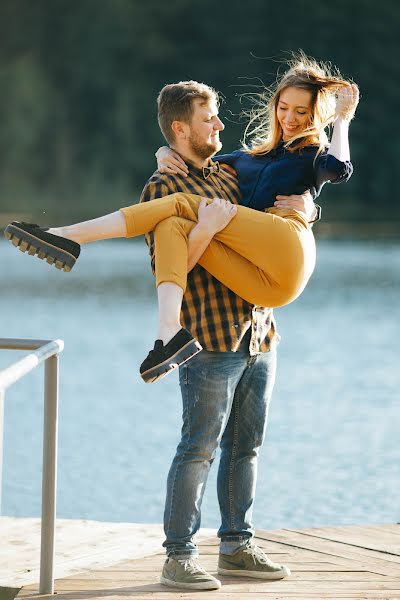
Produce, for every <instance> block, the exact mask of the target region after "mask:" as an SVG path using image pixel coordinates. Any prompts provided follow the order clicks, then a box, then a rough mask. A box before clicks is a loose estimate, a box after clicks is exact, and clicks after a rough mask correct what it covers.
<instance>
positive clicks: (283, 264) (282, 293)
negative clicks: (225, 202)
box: [121, 193, 315, 308]
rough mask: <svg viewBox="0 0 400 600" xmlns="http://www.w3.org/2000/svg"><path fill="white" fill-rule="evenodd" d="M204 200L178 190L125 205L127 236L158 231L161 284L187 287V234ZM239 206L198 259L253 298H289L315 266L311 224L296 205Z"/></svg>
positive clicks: (279, 302)
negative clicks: (291, 207) (264, 208)
mask: <svg viewBox="0 0 400 600" xmlns="http://www.w3.org/2000/svg"><path fill="white" fill-rule="evenodd" d="M200 200H201V197H200V196H196V195H194V194H186V193H176V194H171V195H169V196H165V197H164V198H159V199H156V200H150V201H149V202H143V203H141V204H135V205H133V206H128V207H126V208H122V209H121V211H122V213H123V215H124V217H125V220H126V227H127V236H128V237H134V236H138V235H142V234H145V233H148V232H150V231H154V239H155V263H156V284H157V286H158V285H159V284H160V283H163V282H166V281H169V282H174V283H176V284H177V285H179V286H180V287H181V288H182V289H183V290H185V289H186V282H187V262H188V235H189V233H190V231H191V229H192V228H193V227H194V226H195V224H196V223H197V213H198V207H199V204H200ZM207 202H208V203H210V202H212V200H211V199H210V200H207ZM237 209H238V210H237V213H236V215H235V216H234V217H233V219H232V220H231V221H230V223H229V224H228V225H227V226H226V227H225V229H223V230H222V231H220V232H219V233H217V234H216V235H215V236H214V238H213V239H212V241H211V243H210V244H209V246H208V248H207V249H206V251H205V252H204V254H203V255H202V257H201V258H200V260H199V264H200V265H201V266H202V267H204V268H205V269H206V270H207V271H208V272H209V273H211V274H212V275H213V276H214V277H216V279H218V280H219V281H221V282H222V283H223V284H224V285H226V286H227V287H228V288H230V289H231V290H232V291H233V292H235V294H237V295H238V296H240V297H241V298H243V299H244V300H247V301H248V302H250V303H251V304H256V305H258V306H268V307H271V308H274V307H277V306H283V305H285V304H289V302H292V301H293V300H295V299H296V298H297V297H298V296H299V295H300V294H301V292H302V291H303V289H304V288H305V286H306V284H307V281H308V280H309V278H310V276H311V274H312V272H313V270H314V266H315V242H314V236H313V234H312V231H311V228H310V226H309V225H308V223H307V222H306V221H305V219H304V218H303V217H302V216H301V215H300V214H299V213H297V212H296V211H293V210H286V209H278V208H270V209H268V212H261V211H256V210H253V209H251V208H247V207H245V206H238V207H237Z"/></svg>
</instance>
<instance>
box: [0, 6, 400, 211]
mask: <svg viewBox="0 0 400 600" xmlns="http://www.w3.org/2000/svg"><path fill="white" fill-rule="evenodd" d="M399 17H400V4H398V3H397V2H396V0H387V1H386V2H385V3H381V4H380V5H377V4H376V3H375V2H372V0H353V1H352V2H348V1H347V0H336V2H335V3H323V2H319V3H318V2H315V0H313V1H311V0H297V1H296V0H292V1H291V2H287V3H285V4H282V3H277V2H270V1H267V0H253V1H252V2H249V3H247V4H243V2H239V0H231V1H230V2H227V1H225V0H223V1H220V2H215V1H212V2H211V0H204V1H203V2H199V1H198V0H194V1H193V2H191V3H188V2H186V0H173V1H172V2H165V0H148V1H147V2H139V0H104V1H101V2H99V1H98V0H96V1H95V0H80V1H79V2H78V1H77V0H72V1H71V0H68V1H67V0H35V1H34V2H32V0H2V2H1V5H0V36H1V40H2V42H1V44H0V85H1V90H2V93H1V96H0V108H1V114H2V116H3V119H2V124H1V127H0V150H1V156H2V161H1V164H0V212H1V211H7V212H17V213H18V212H26V211H28V212H30V213H31V214H32V215H34V216H35V215H38V216H39V215H40V214H41V213H42V212H43V211H47V212H48V213H50V215H51V217H52V218H57V217H60V218H61V217H63V216H68V217H81V216H91V215H93V214H94V213H95V214H97V213H98V212H104V210H108V209H114V208H115V207H117V206H120V205H122V204H128V203H130V202H132V201H134V199H135V198H137V197H138V194H139V192H140V190H141V188H142V187H143V184H144V183H145V181H146V179H147V178H148V176H149V175H150V174H151V173H152V172H153V170H154V168H155V161H154V152H155V150H156V148H157V147H158V146H159V145H160V144H161V143H163V139H162V137H161V134H160V132H159V129H158V125H157V120H156V102H155V100H156V96H157V93H158V91H159V90H160V89H161V87H162V86H163V85H164V84H165V83H167V82H170V81H178V80H180V79H197V80H202V81H206V82H207V83H210V84H211V85H213V86H214V87H216V88H217V89H218V90H220V91H221V92H222V93H223V94H224V96H225V98H226V102H225V104H224V105H223V106H222V108H221V114H222V116H223V117H224V119H225V123H226V125H227V128H226V131H225V132H224V134H223V140H224V147H225V149H226V150H231V149H233V148H235V147H237V146H238V144H239V140H240V138H241V136H242V133H243V128H244V125H243V123H242V122H241V121H240V119H239V116H238V115H239V113H240V111H241V108H242V106H241V102H240V98H241V94H242V93H243V92H245V91H249V90H254V89H257V86H259V85H260V84H269V83H271V82H272V81H273V80H274V77H275V74H276V71H277V69H278V68H282V64H281V63H282V60H284V59H285V58H286V57H288V56H289V53H290V52H291V51H293V50H297V49H299V48H303V49H304V50H305V52H306V53H308V54H310V55H313V56H315V57H316V58H318V59H322V60H330V61H331V62H332V63H333V64H336V65H337V66H338V67H339V68H340V69H341V71H342V73H343V74H344V75H345V76H346V77H352V78H353V79H354V80H355V81H356V82H357V83H358V84H359V86H360V89H361V94H362V99H361V103H360V107H359V111H358V114H357V119H356V120H355V122H354V124H353V125H352V135H351V138H352V154H353V160H354V164H355V174H354V176H353V178H352V180H351V182H350V183H349V184H347V185H346V186H341V187H339V188H335V189H333V186H332V188H331V189H328V188H326V189H325V190H324V192H323V196H324V200H325V201H326V200H329V201H330V208H329V216H330V218H332V219H334V218H335V216H336V217H337V218H340V219H346V218H347V219H351V220H352V219H360V218H362V219H375V218H377V217H379V216H381V217H382V218H383V219H385V220H388V216H387V214H386V211H385V214H383V206H385V207H387V206H388V204H391V205H392V212H391V218H392V216H393V215H394V216H395V217H396V216H397V218H400V209H399V208H398V202H397V201H396V200H395V199H394V194H393V183H392V181H393V174H394V173H396V172H397V170H398V158H397V151H396V150H397V145H398V143H397V131H396V122H397V121H398V119H397V117H395V115H396V112H397V107H398V105H399V102H398V101H399V91H400V80H399V77H398V76H397V71H398V67H397V63H396V60H397V57H398V55H399V41H398V39H399V38H398V35H397V24H398V22H399ZM397 129H398V127H397ZM389 186H390V189H389ZM384 198H385V204H383V199H384Z"/></svg>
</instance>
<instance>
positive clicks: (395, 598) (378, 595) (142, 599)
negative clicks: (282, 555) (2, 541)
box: [24, 590, 400, 600]
mask: <svg viewBox="0 0 400 600" xmlns="http://www.w3.org/2000/svg"><path fill="white" fill-rule="evenodd" d="M127 597H129V598H135V600H150V599H153V598H155V599H156V600H178V599H179V600H180V599H185V600H210V599H212V598H215V599H218V600H261V598H260V596H259V594H258V592H257V591H254V592H249V593H243V592H241V593H240V596H239V595H238V594H236V593H234V592H233V593H226V592H224V591H222V590H218V591H215V592H213V591H208V592H200V591H199V592H195V594H192V596H189V595H188V592H181V593H178V592H155V593H154V592H147V593H144V594H143V593H139V594H129V596H127V595H126V594H123V595H119V594H113V595H112V596H110V595H109V594H107V595H106V596H105V595H102V594H101V593H99V594H92V593H91V594H90V597H89V598H90V600H104V598H107V600H127ZM24 598H25V600H30V599H31V600H38V599H39V598H43V599H44V600H48V598H49V596H38V595H30V596H24ZM325 598H327V599H331V600H380V599H381V600H400V595H399V594H397V593H390V595H388V593H387V592H385V591H383V592H382V591H381V592H380V591H376V590H375V591H371V592H370V593H369V592H361V593H360V592H353V593H352V592H343V593H342V592H336V591H335V592H332V593H330V592H325V593H324V595H323V597H322V596H321V594H320V593H319V592H318V591H317V592H312V591H310V592H307V594H299V593H298V592H293V593H292V592H285V593H284V594H283V595H282V594H280V593H278V594H277V593H276V592H271V593H268V592H266V593H263V595H262V600H269V599H271V600H289V599H290V600H314V599H315V600H323V599H325ZM78 599H81V600H88V596H87V595H86V594H83V595H76V594H74V595H73V597H72V599H71V595H70V594H58V595H57V600H78Z"/></svg>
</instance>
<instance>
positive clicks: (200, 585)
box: [160, 556, 221, 590]
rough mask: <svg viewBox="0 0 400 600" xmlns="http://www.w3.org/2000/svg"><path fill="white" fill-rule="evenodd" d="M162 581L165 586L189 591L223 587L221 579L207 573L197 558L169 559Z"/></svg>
mask: <svg viewBox="0 0 400 600" xmlns="http://www.w3.org/2000/svg"><path fill="white" fill-rule="evenodd" d="M160 581H161V583H162V584H163V585H168V586H169V587H176V588H185V589H187V590H219V588H220V587H221V582H220V581H219V579H216V578H215V577H213V576H212V575H210V573H207V571H205V570H204V569H203V567H202V566H201V565H200V564H199V561H198V558H197V557H196V556H192V557H190V558H185V559H176V558H172V557H169V558H167V560H166V561H165V563H164V568H163V571H162V574H161V578H160Z"/></svg>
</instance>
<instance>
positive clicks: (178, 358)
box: [140, 340, 203, 383]
mask: <svg viewBox="0 0 400 600" xmlns="http://www.w3.org/2000/svg"><path fill="white" fill-rule="evenodd" d="M201 350H203V347H202V346H201V344H200V343H199V342H198V341H197V340H190V341H189V342H188V343H187V344H186V345H185V346H183V348H180V349H179V350H177V351H176V352H175V354H173V355H172V356H170V357H169V358H168V359H167V360H164V361H163V362H162V363H160V364H158V365H155V366H154V367H151V369H147V371H144V372H143V373H141V374H140V376H141V378H142V379H143V381H144V382H145V383H154V382H155V381H158V380H159V379H162V378H163V377H165V376H166V375H168V373H171V372H172V371H174V370H175V369H177V368H178V367H180V366H181V365H183V364H184V363H185V362H187V361H188V360H190V359H191V358H192V357H193V356H196V354H198V353H199V352H201Z"/></svg>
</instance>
